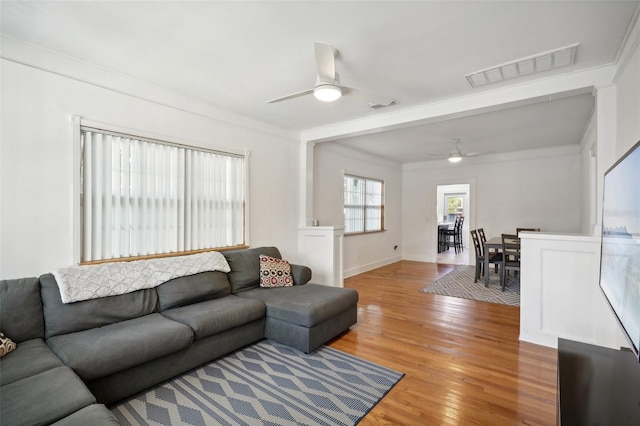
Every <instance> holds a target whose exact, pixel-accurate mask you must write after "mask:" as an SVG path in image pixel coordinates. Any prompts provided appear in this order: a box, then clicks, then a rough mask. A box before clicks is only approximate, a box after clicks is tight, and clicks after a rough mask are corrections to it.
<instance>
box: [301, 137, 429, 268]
mask: <svg viewBox="0 0 640 426" xmlns="http://www.w3.org/2000/svg"><path fill="white" fill-rule="evenodd" d="M345 173H346V174H353V175H357V176H362V177H368V178H373V179H382V180H383V181H384V191H385V194H384V195H385V210H384V225H385V231H384V232H376V233H372V234H365V235H352V236H345V237H344V264H343V268H344V276H345V277H349V276H351V275H355V274H358V273H361V272H364V271H367V270H370V269H374V268H377V267H379V266H383V265H386V264H389V263H392V262H395V261H398V260H400V253H401V249H402V228H403V226H404V225H403V224H402V222H401V219H402V215H401V206H402V169H401V166H400V165H399V164H397V163H394V162H390V161H386V160H382V159H379V158H376V157H372V156H369V155H364V154H362V153H359V152H356V151H353V150H351V149H348V148H344V147H339V146H336V145H335V144H332V143H330V142H327V143H319V144H316V146H315V149H314V189H313V193H314V203H313V206H314V207H313V214H314V218H315V219H318V220H319V221H320V225H330V226H343V225H344V210H343V190H344V183H343V176H344V174H345ZM434 212H435V207H434ZM394 246H398V249H396V250H394Z"/></svg>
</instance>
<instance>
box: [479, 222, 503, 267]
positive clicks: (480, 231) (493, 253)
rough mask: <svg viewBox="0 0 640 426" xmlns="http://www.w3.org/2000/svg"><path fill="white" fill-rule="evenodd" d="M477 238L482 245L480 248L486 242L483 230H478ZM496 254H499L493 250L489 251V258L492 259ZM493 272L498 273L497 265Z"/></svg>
mask: <svg viewBox="0 0 640 426" xmlns="http://www.w3.org/2000/svg"><path fill="white" fill-rule="evenodd" d="M478 236H479V237H480V245H482V247H484V243H486V242H487V237H486V235H485V234H484V228H478ZM496 254H499V252H498V250H495V249H493V250H490V251H489V257H493V256H495V255H496ZM495 270H496V273H497V272H498V263H496V264H495Z"/></svg>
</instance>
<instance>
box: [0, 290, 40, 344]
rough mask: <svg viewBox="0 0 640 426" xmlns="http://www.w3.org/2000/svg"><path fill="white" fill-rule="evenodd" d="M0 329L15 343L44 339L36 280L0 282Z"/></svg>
mask: <svg viewBox="0 0 640 426" xmlns="http://www.w3.org/2000/svg"><path fill="white" fill-rule="evenodd" d="M0 328H1V329H2V332H3V333H4V334H6V335H7V336H9V337H10V338H11V340H13V341H14V342H16V343H20V342H22V341H25V340H30V339H35V338H37V337H44V318H43V316H42V299H41V298H40V281H39V280H38V278H20V279H16V280H2V281H0Z"/></svg>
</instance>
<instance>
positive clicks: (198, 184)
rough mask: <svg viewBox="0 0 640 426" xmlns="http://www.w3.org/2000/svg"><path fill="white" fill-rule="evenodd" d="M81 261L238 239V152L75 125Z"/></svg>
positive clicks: (240, 188) (241, 201) (182, 249)
mask: <svg viewBox="0 0 640 426" xmlns="http://www.w3.org/2000/svg"><path fill="white" fill-rule="evenodd" d="M80 135H81V144H82V147H81V149H82V163H81V180H82V183H81V210H82V215H81V217H82V231H81V234H82V235H81V238H82V248H81V261H83V262H87V261H92V260H104V259H117V258H126V257H134V256H145V255H154V254H164V253H174V252H185V251H192V250H202V249H209V248H220V247H232V246H237V245H241V244H244V193H245V191H244V157H242V156H237V155H233V154H226V153H219V152H213V151H205V150H201V149H197V148H191V147H185V146H178V145H172V144H169V143H162V142H160V141H152V140H149V139H144V138H136V137H134V136H130V135H124V134H117V133H113V132H106V131H101V130H98V129H92V128H86V127H81V129H80Z"/></svg>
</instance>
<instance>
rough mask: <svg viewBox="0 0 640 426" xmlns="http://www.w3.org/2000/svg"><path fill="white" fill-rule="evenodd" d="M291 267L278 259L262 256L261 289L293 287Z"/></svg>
mask: <svg viewBox="0 0 640 426" xmlns="http://www.w3.org/2000/svg"><path fill="white" fill-rule="evenodd" d="M292 285H293V278H292V277H291V265H289V262H287V261H286V260H282V259H278V258H277V257H271V256H266V255H264V254H261V255H260V287H291V286H292Z"/></svg>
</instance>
